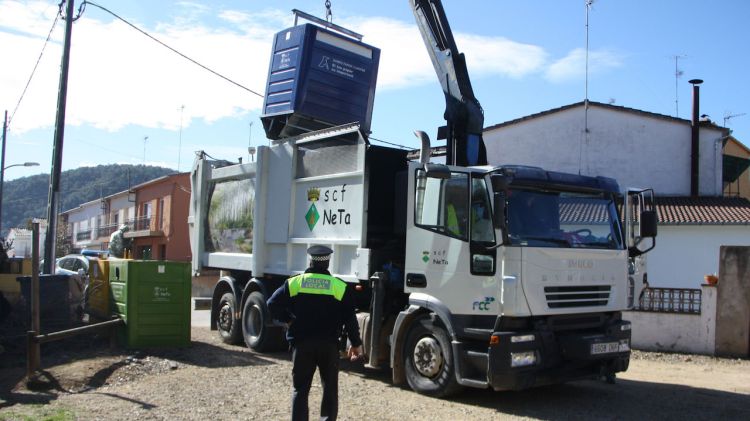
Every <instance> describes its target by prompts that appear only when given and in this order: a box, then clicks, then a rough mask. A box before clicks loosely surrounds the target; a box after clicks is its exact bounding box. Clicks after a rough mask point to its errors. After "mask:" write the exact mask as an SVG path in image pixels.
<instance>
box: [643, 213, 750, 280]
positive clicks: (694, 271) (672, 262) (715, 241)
mask: <svg viewBox="0 0 750 421" xmlns="http://www.w3.org/2000/svg"><path fill="white" fill-rule="evenodd" d="M723 245H727V246H747V245H750V226H748V225H659V235H658V236H657V237H656V248H654V249H653V250H651V251H650V252H649V253H648V280H649V285H651V286H652V287H661V288H699V287H700V285H701V284H703V283H704V282H705V281H704V280H703V275H707V274H713V273H718V272H719V247H720V246H723Z"/></svg>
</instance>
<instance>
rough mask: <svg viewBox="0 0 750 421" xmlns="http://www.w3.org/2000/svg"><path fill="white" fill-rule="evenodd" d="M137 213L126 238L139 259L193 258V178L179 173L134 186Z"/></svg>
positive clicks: (188, 259) (182, 259)
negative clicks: (189, 222) (190, 218)
mask: <svg viewBox="0 0 750 421" xmlns="http://www.w3.org/2000/svg"><path fill="white" fill-rule="evenodd" d="M131 190H133V191H135V209H136V217H135V219H134V221H133V226H132V228H131V230H130V231H128V232H127V233H125V237H126V238H132V239H133V245H132V251H133V257H134V258H136V259H153V260H176V261H190V259H191V252H190V243H189V238H188V225H187V218H188V206H189V202H190V178H189V174H188V173H179V174H173V175H168V176H164V177H161V178H157V179H155V180H152V181H148V182H146V183H143V184H140V185H138V186H135V187H134V188H133V189H131Z"/></svg>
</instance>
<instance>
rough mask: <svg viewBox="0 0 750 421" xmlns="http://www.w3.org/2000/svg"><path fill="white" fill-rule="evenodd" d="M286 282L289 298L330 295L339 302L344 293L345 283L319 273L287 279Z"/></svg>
mask: <svg viewBox="0 0 750 421" xmlns="http://www.w3.org/2000/svg"><path fill="white" fill-rule="evenodd" d="M287 282H288V283H289V296H290V297H294V296H295V295H297V294H312V295H330V296H332V297H333V298H335V299H336V300H338V301H341V300H342V299H343V298H344V292H345V291H346V282H344V281H342V280H341V279H339V278H335V277H333V276H331V275H323V274H320V273H303V274H301V275H297V276H294V277H292V278H289V280H288V281H287Z"/></svg>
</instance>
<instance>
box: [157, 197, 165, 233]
mask: <svg viewBox="0 0 750 421" xmlns="http://www.w3.org/2000/svg"><path fill="white" fill-rule="evenodd" d="M158 206H159V207H158V209H157V210H156V217H157V218H159V227H158V229H159V230H163V229H164V217H165V215H164V198H163V197H162V198H161V199H159V205H158Z"/></svg>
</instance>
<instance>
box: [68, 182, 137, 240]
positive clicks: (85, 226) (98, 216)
mask: <svg viewBox="0 0 750 421" xmlns="http://www.w3.org/2000/svg"><path fill="white" fill-rule="evenodd" d="M131 196H133V195H132V193H130V192H129V191H127V190H125V191H122V192H119V193H115V194H112V195H109V196H106V197H103V198H100V199H95V200H92V201H90V202H86V203H83V204H81V205H79V206H77V207H75V208H73V209H70V210H67V211H65V212H63V215H65V216H66V217H67V221H68V232H69V233H70V235H71V242H72V247H73V250H75V251H80V250H83V249H92V250H105V249H106V248H107V247H108V245H109V236H110V234H112V232H114V231H115V230H116V229H117V228H118V227H119V225H121V224H126V223H129V222H130V221H132V220H133V219H134V218H135V203H134V198H133V197H131Z"/></svg>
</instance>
